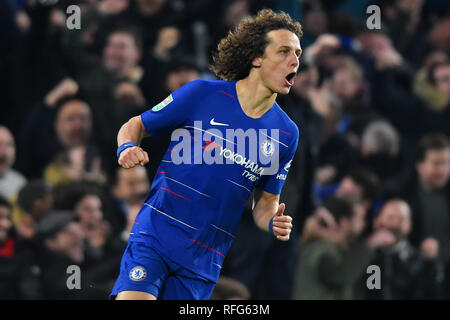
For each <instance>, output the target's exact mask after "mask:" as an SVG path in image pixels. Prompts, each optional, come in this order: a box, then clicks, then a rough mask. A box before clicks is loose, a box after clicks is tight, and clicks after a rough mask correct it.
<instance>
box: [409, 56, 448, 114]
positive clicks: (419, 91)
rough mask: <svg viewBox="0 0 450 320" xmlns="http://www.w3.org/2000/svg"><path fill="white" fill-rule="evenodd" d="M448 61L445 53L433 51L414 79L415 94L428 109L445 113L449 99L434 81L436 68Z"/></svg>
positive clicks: (426, 57)
mask: <svg viewBox="0 0 450 320" xmlns="http://www.w3.org/2000/svg"><path fill="white" fill-rule="evenodd" d="M446 61H448V56H447V54H446V53H445V52H444V51H441V50H433V51H431V52H430V53H428V54H427V55H426V56H425V58H424V61H423V64H422V67H421V68H420V69H419V71H417V73H416V75H415V78H414V88H413V90H414V94H415V95H417V96H418V97H420V98H421V99H422V100H424V101H425V103H426V104H427V106H428V107H430V108H432V109H434V110H437V111H444V110H445V109H446V107H447V104H448V102H449V99H448V97H447V96H446V95H445V94H444V93H443V92H441V91H439V89H438V88H436V85H435V84H436V81H435V79H434V70H435V67H436V66H437V65H440V64H441V63H444V62H446Z"/></svg>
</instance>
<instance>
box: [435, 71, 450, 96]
mask: <svg viewBox="0 0 450 320" xmlns="http://www.w3.org/2000/svg"><path fill="white" fill-rule="evenodd" d="M434 79H435V81H436V87H437V89H438V90H439V91H440V92H442V93H443V94H444V95H445V96H446V97H447V99H450V64H446V65H443V66H440V67H438V68H436V70H434Z"/></svg>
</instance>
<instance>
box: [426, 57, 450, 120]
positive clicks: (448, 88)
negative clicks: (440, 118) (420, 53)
mask: <svg viewBox="0 0 450 320" xmlns="http://www.w3.org/2000/svg"><path fill="white" fill-rule="evenodd" d="M430 77H431V83H432V84H433V85H434V86H435V87H436V89H437V90H438V91H439V93H440V94H441V95H442V96H443V97H444V98H445V101H446V102H447V103H446V105H445V107H444V110H445V112H446V115H447V116H448V115H449V112H450V109H449V104H450V80H449V79H450V62H449V61H448V60H447V61H443V62H441V63H436V64H435V65H433V66H432V68H431V70H430Z"/></svg>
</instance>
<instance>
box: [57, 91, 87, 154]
mask: <svg viewBox="0 0 450 320" xmlns="http://www.w3.org/2000/svg"><path fill="white" fill-rule="evenodd" d="M56 133H57V135H58V138H59V141H60V142H61V144H62V145H63V146H64V147H76V146H80V145H84V144H86V142H87V140H88V138H89V135H90V133H91V112H90V110H89V107H88V106H87V105H86V104H85V103H83V102H82V101H76V100H74V101H69V102H67V103H66V104H65V105H64V106H62V107H61V110H60V111H59V113H58V116H57V118H56Z"/></svg>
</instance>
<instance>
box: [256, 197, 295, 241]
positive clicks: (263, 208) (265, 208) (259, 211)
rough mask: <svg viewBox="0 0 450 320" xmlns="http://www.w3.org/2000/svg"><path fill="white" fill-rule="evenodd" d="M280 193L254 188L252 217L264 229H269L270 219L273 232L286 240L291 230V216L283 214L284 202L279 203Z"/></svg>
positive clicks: (279, 238)
mask: <svg viewBox="0 0 450 320" xmlns="http://www.w3.org/2000/svg"><path fill="white" fill-rule="evenodd" d="M279 200H280V195H279V194H273V193H270V192H267V191H264V190H261V189H255V196H254V198H253V219H254V221H255V224H256V225H257V226H258V227H259V228H260V229H262V230H264V231H270V230H269V224H270V220H271V219H273V220H272V228H273V234H274V235H275V236H276V237H277V239H278V240H281V241H288V240H289V236H290V234H291V230H292V217H290V216H285V215H284V210H285V204H284V203H279Z"/></svg>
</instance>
